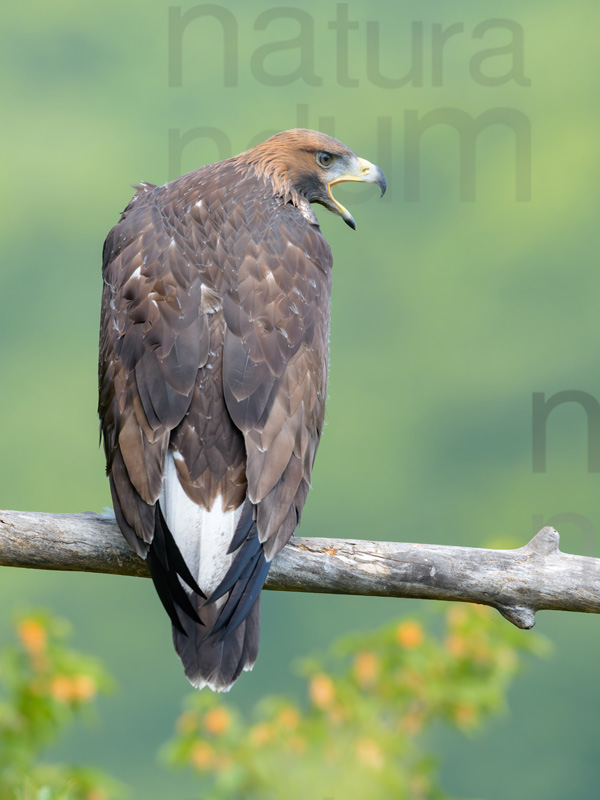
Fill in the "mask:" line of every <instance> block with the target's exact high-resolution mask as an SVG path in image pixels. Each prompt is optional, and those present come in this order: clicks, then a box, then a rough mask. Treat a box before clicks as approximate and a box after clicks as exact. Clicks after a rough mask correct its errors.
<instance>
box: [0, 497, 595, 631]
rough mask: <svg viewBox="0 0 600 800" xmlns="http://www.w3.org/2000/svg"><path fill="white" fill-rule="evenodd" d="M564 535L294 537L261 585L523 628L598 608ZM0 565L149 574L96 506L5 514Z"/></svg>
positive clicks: (583, 561) (590, 578) (589, 565)
mask: <svg viewBox="0 0 600 800" xmlns="http://www.w3.org/2000/svg"><path fill="white" fill-rule="evenodd" d="M558 541H559V537H558V533H557V532H556V531H555V530H554V528H542V530H541V531H540V532H539V533H538V534H536V536H534V538H533V539H532V540H531V541H530V542H529V543H528V544H526V545H525V546H524V547H520V548H518V549H516V550H484V549H482V548H475V547H445V546H442V545H430V544H401V543H397V542H368V541H361V540H343V539H316V538H315V539H313V538H309V539H300V538H295V539H292V541H291V542H290V543H289V544H288V545H286V547H285V548H284V549H283V550H282V552H281V553H280V554H279V555H278V556H276V557H275V559H274V561H273V565H272V567H271V570H270V572H269V576H268V578H267V583H266V586H265V588H267V589H278V590H280V591H288V592H327V593H333V594H355V595H377V596H383V597H414V598H422V599H428V600H458V601H462V602H469V603H484V604H486V605H489V606H493V607H494V608H497V609H498V611H500V613H501V614H503V615H504V616H505V617H506V619H508V620H510V622H512V623H513V624H515V625H516V626H517V627H519V628H531V627H533V625H534V623H535V612H536V611H540V610H542V609H555V610H562V611H587V612H591V613H594V614H598V613H600V559H597V558H587V557H585V556H575V555H570V554H569V553H562V552H561V551H560V550H559V549H558ZM0 566H9V567H28V568H32V569H56V570H78V571H83V572H107V573H112V574H114V575H136V576H139V577H146V578H147V577H149V573H148V569H147V566H146V563H145V561H143V560H142V559H140V558H138V556H136V555H135V553H133V551H132V550H131V549H130V548H129V546H128V545H127V544H126V542H125V540H124V539H123V537H122V536H121V534H120V532H119V529H118V527H117V524H116V522H115V521H114V519H110V518H107V517H104V516H101V515H99V514H93V513H91V512H89V513H85V514H43V513H33V512H23V511H0Z"/></svg>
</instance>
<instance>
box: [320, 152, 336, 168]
mask: <svg viewBox="0 0 600 800" xmlns="http://www.w3.org/2000/svg"><path fill="white" fill-rule="evenodd" d="M317 164H318V165H319V166H320V167H323V168H324V169H329V167H330V166H331V165H332V164H333V156H332V155H331V153H317Z"/></svg>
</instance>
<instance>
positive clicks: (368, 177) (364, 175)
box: [327, 158, 387, 230]
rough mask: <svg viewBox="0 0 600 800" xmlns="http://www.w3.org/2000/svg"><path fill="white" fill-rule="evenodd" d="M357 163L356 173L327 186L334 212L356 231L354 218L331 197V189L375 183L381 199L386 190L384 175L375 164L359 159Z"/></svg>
mask: <svg viewBox="0 0 600 800" xmlns="http://www.w3.org/2000/svg"><path fill="white" fill-rule="evenodd" d="M357 161H358V170H357V171H356V172H347V173H346V174H345V175H340V176H339V177H337V178H334V179H333V180H332V181H330V182H329V183H328V184H327V192H328V194H329V197H330V198H331V202H332V203H333V206H334V208H335V210H336V211H337V213H338V214H339V215H340V217H341V218H342V219H343V220H344V222H345V223H346V225H349V226H350V227H351V228H352V230H356V222H355V221H354V217H353V216H352V214H351V213H350V212H349V211H348V209H347V208H344V206H343V205H342V204H341V203H338V201H337V200H336V199H335V197H334V196H333V195H332V193H331V189H332V188H333V187H334V186H337V184H338V183H348V182H354V183H376V184H377V186H379V188H380V189H381V197H383V195H384V194H385V190H386V189H387V181H386V179H385V175H384V174H383V172H382V171H381V170H380V169H379V167H377V166H376V165H375V164H371V162H370V161H367V160H366V159H364V158H359V159H357Z"/></svg>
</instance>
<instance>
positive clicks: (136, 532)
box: [99, 130, 386, 691]
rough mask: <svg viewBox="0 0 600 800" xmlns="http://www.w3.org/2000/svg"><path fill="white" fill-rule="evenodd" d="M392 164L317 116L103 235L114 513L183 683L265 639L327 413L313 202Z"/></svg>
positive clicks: (322, 284)
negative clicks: (163, 615)
mask: <svg viewBox="0 0 600 800" xmlns="http://www.w3.org/2000/svg"><path fill="white" fill-rule="evenodd" d="M342 181H362V182H366V183H376V184H378V185H379V187H380V188H381V192H382V194H383V192H384V191H385V188H386V181H385V177H384V175H383V173H382V171H381V170H380V169H379V168H378V167H376V166H374V165H373V164H370V163H369V162H368V161H365V160H363V159H361V158H358V157H357V156H356V155H355V154H354V153H353V152H352V151H351V150H349V149H348V148H347V147H346V146H345V145H343V144H342V143H341V142H338V141H337V140H336V139H332V138H331V137H329V136H326V135H324V134H322V133H317V132H315V131H310V130H291V131H285V132H283V133H279V134H277V135H275V136H273V137H271V138H270V139H268V140H267V141H266V142H263V143H262V144H259V145H257V146H256V147H253V148H252V149H250V150H248V151H246V152H244V153H242V154H241V155H238V156H235V157H234V158H229V159H227V160H225V161H221V162H219V163H216V164H209V165H208V166H205V167H201V168H200V169H197V170H195V171H194V172H190V173H189V174H187V175H184V176H183V177H181V178H178V179H177V180H174V181H172V182H170V183H167V184H166V185H164V186H154V185H152V184H149V183H142V184H140V185H139V186H137V187H136V189H137V191H136V194H135V196H134V197H133V199H132V200H131V202H130V203H129V205H128V206H127V208H126V209H125V211H124V212H123V214H122V215H121V219H120V220H119V222H118V223H117V225H115V227H114V228H113V229H112V230H111V231H110V233H109V234H108V237H107V239H106V242H105V243H104V252H103V268H102V269H103V278H104V288H103V294H102V319H101V330H100V358H99V389H100V392H99V414H100V420H101V428H102V434H103V438H104V449H105V453H106V464H107V473H108V475H109V478H110V489H111V493H112V498H113V503H114V509H115V515H116V518H117V522H118V524H119V527H120V529H121V531H122V533H123V536H124V537H125V539H126V540H127V541H128V542H129V544H130V545H131V547H133V549H134V550H135V551H136V552H137V553H138V554H139V555H140V556H142V557H145V558H147V559H148V566H149V568H150V572H151V575H152V578H153V581H154V584H155V587H156V589H157V591H158V594H159V596H160V599H161V600H162V603H163V605H164V606H165V609H166V610H167V612H168V614H169V616H170V618H171V622H172V625H173V639H174V643H175V648H176V650H177V653H178V654H179V656H180V658H181V660H182V661H183V664H184V667H185V674H186V675H187V677H188V679H189V680H190V682H191V683H192V684H193V685H194V686H196V687H198V688H202V687H204V686H206V685H208V686H210V687H211V689H213V690H219V691H222V690H227V689H229V688H230V687H231V685H232V684H233V683H234V681H235V680H236V679H237V678H238V677H239V675H240V673H241V672H242V670H249V669H251V668H252V666H253V665H254V662H255V660H256V656H257V652H258V640H259V616H260V604H259V595H260V590H261V588H262V586H263V584H264V581H265V578H266V575H267V572H268V569H269V565H270V562H271V559H272V558H273V556H274V555H275V554H276V553H278V552H279V551H280V550H281V548H282V547H283V546H284V545H285V543H286V542H287V541H288V539H289V538H290V536H291V535H292V534H293V532H294V530H295V529H296V526H297V525H298V523H299V521H300V515H301V513H302V507H303V505H304V501H305V500H306V495H307V492H308V488H309V486H310V479H311V471H312V466H313V461H314V458H315V453H316V451H317V446H318V444H319V437H320V435H321V430H322V427H323V415H324V411H325V397H326V388H327V363H328V342H329V296H330V291H331V269H332V258H331V250H330V248H329V245H328V244H327V242H326V241H325V239H324V237H323V235H322V233H321V230H320V228H319V223H318V220H317V218H316V216H315V214H314V212H313V210H312V208H311V203H320V204H322V205H324V206H325V207H326V208H328V209H329V210H330V211H333V212H334V213H336V214H339V215H340V216H341V217H342V219H343V220H344V221H345V222H346V223H348V225H350V227H352V228H355V224H354V220H353V218H352V215H351V214H350V213H349V212H348V211H347V210H346V209H345V208H344V207H343V206H341V205H340V204H339V203H338V202H337V201H336V200H335V199H334V198H333V196H332V194H331V188H332V186H334V185H335V184H337V183H341V182H342Z"/></svg>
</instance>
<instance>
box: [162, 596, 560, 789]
mask: <svg viewBox="0 0 600 800" xmlns="http://www.w3.org/2000/svg"><path fill="white" fill-rule="evenodd" d="M543 650H544V642H543V640H542V639H541V638H540V637H538V636H534V635H532V634H523V633H522V632H519V631H516V630H514V629H513V628H512V627H511V626H510V625H507V624H506V623H504V622H502V621H501V620H498V619H496V618H494V615H493V612H491V611H490V609H488V608H487V607H484V606H454V607H452V608H451V609H450V610H449V611H448V612H447V613H446V615H445V624H444V630H443V632H442V633H441V635H438V636H435V635H432V634H431V633H427V632H426V631H425V630H424V628H423V627H422V625H421V624H420V623H419V622H418V621H416V620H411V619H407V620H403V621H401V622H399V623H398V622H397V623H394V624H393V625H391V626H386V627H384V628H382V629H381V630H378V631H375V632H373V633H371V634H370V635H366V636H365V635H362V634H361V635H355V636H352V637H345V638H343V639H342V640H340V641H339V642H337V643H336V644H334V646H333V647H332V649H331V653H330V654H329V656H328V657H327V658H326V659H324V660H317V659H313V660H310V661H306V662H305V663H304V665H303V672H304V674H305V675H306V677H307V681H308V687H307V690H308V702H307V704H306V707H304V708H301V707H299V706H298V705H296V704H295V703H293V702H291V701H290V700H287V699H283V698H280V699H276V698H267V699H265V700H264V701H263V702H262V703H260V704H259V706H258V708H257V709H256V712H255V715H254V718H253V719H252V720H251V721H249V720H247V719H245V718H244V717H243V716H242V715H241V714H240V713H239V712H238V711H237V710H235V709H234V708H232V706H231V705H229V704H226V703H224V702H223V701H222V700H221V699H220V698H219V697H218V696H215V695H212V694H209V693H207V692H202V693H200V694H198V693H195V694H194V695H193V696H192V697H191V698H190V699H189V702H188V703H187V709H186V710H185V711H184V713H183V714H182V716H181V717H180V718H179V720H178V723H177V733H176V736H175V738H174V739H173V741H172V742H171V743H170V744H169V745H168V748H167V751H166V752H167V759H168V761H169V762H170V763H171V764H174V765H180V766H188V767H191V768H192V769H194V770H196V771H197V772H198V775H199V776H200V778H201V781H202V785H203V789H204V793H203V795H202V797H203V798H205V799H206V800H225V798H231V797H236V798H237V797H243V798H245V800H254V799H255V800H271V798H272V800H277V799H278V798H281V797H285V798H286V800H305V798H308V797H315V798H317V797H318V798H321V797H332V798H333V797H336V798H337V797H346V798H363V797H369V798H372V799H373V800H377V799H378V798H381V800H387V798H390V797H398V798H407V799H408V798H410V800H442V799H443V798H446V797H447V795H446V794H445V793H444V792H443V791H442V789H441V788H440V787H439V786H438V785H437V780H436V760H435V758H434V757H433V756H432V754H431V753H429V752H427V744H428V743H427V737H426V735H425V733H426V732H427V730H428V729H430V728H431V726H432V724H433V723H435V722H436V721H441V722H443V723H445V724H446V725H449V726H451V727H455V728H458V729H459V730H461V731H464V732H467V733H468V732H471V731H473V730H474V729H476V728H478V727H479V726H481V725H482V724H483V723H484V722H485V721H486V720H488V719H489V718H490V717H491V716H492V715H494V714H497V713H498V712H500V711H502V710H503V709H504V702H505V700H504V698H505V695H506V690H507V688H508V685H509V683H510V681H511V679H512V678H513V677H514V675H515V674H516V672H517V670H518V668H519V655H520V654H521V653H524V652H533V653H537V654H540V653H542V652H543Z"/></svg>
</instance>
